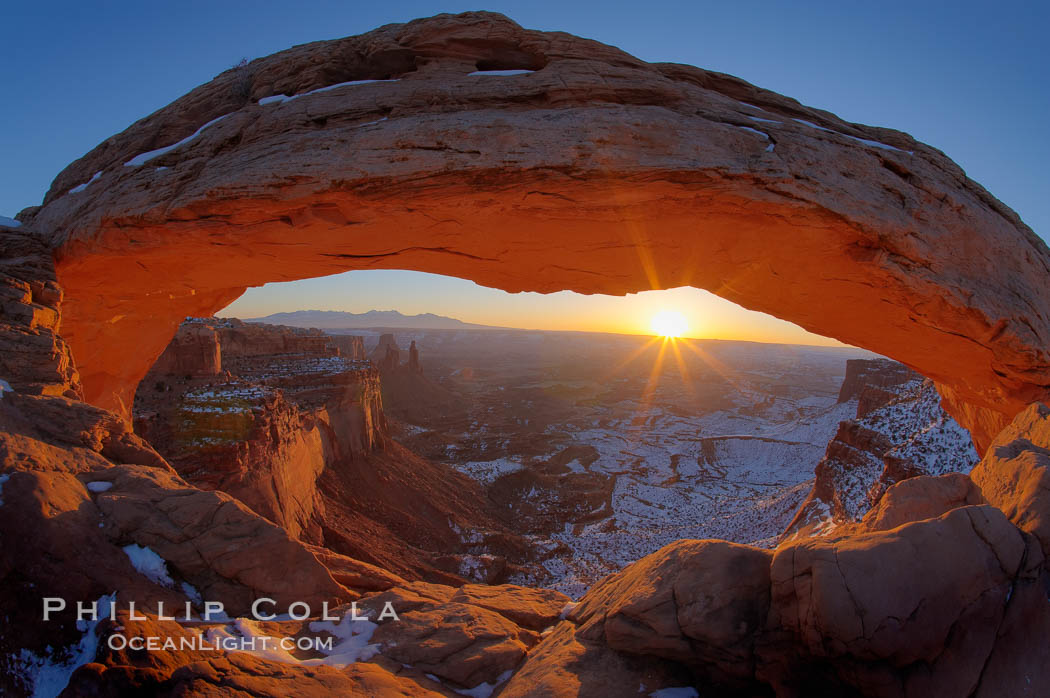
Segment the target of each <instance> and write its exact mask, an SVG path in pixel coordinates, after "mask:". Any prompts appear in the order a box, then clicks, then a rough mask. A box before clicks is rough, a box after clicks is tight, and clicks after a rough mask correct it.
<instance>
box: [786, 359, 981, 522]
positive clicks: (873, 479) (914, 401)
mask: <svg viewBox="0 0 1050 698" xmlns="http://www.w3.org/2000/svg"><path fill="white" fill-rule="evenodd" d="M857 366H858V365H857V364H854V373H853V375H852V376H851V375H849V374H847V377H846V380H845V381H844V383H843V389H842V393H841V395H851V396H853V398H854V399H857V418H856V419H852V420H848V421H845V422H842V423H841V424H839V429H838V431H837V432H836V434H835V437H834V438H833V439H832V440H831V442H829V443H828V447H827V451H826V453H825V454H824V458H822V459H821V461H820V463H818V464H817V467H816V472H815V475H816V478H815V480H814V484H813V489H812V490H811V491H810V494H809V496H808V497H807V498H806V500H805V501H804V502H803V503H802V506H801V507H799V510H798V512H797V513H796V514H795V517H794V518H793V519H792V521H791V523H790V524H788V526H787V529H786V530H785V532H784V536H783V537H785V538H786V537H797V536H804V535H810V534H819V535H828V534H830V533H832V532H835V531H836V529H837V527H839V526H842V525H848V524H851V523H854V522H857V521H859V520H860V519H861V518H862V517H863V516H864V515H865V513H866V512H867V511H868V510H869V509H870V508H871V507H872V506H873V505H875V504H877V503H878V502H879V500H880V499H881V498H882V496H883V494H884V493H885V492H886V489H887V488H888V487H891V486H892V485H894V484H895V483H897V482H901V481H903V480H906V479H908V478H912V477H916V476H921V475H941V474H944V473H949V472H961V473H968V472H969V471H970V470H971V468H972V467H973V465H974V464H975V461H976V458H975V456H974V453H973V451H972V449H971V448H970V438H969V435H968V434H967V433H966V432H965V431H963V430H962V429H961V428H960V427H959V425H958V424H956V423H955V421H954V420H952V418H951V417H949V416H948V415H946V414H945V412H944V410H943V409H942V408H941V404H940V403H941V400H940V396H939V395H938V393H937V391H936V389H935V388H934V386H933V384H932V382H931V381H928V380H927V381H922V380H921V379H920V378H919V377H918V376H916V375H915V374H913V373H911V372H909V371H907V370H904V369H903V367H899V366H898V367H896V368H895V367H894V366H893V365H892V362H885V361H881V362H865V363H863V364H860V365H859V366H860V368H874V369H877V370H874V371H869V372H868V373H867V374H863V373H862V372H860V371H858V370H857ZM902 378H903V379H905V380H906V382H904V383H900V384H896V385H895V384H894V381H896V380H899V379H902ZM866 380H871V381H873V384H872V385H868V384H866V383H864V381H866ZM936 499H937V500H938V501H940V498H939V497H938V498H936ZM971 503H978V502H971ZM934 508H936V506H935V507H934ZM943 511H944V510H943V509H942V510H941V511H940V512H938V514H940V513H943ZM902 523H903V521H902Z"/></svg>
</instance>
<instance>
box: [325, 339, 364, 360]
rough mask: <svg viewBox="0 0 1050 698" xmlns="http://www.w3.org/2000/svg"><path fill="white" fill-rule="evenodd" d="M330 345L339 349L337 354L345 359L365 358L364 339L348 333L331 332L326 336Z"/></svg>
mask: <svg viewBox="0 0 1050 698" xmlns="http://www.w3.org/2000/svg"><path fill="white" fill-rule="evenodd" d="M328 341H329V342H331V343H332V346H334V347H336V348H337V349H339V355H340V356H343V357H345V358H347V359H367V358H368V356H367V355H366V354H365V340H364V338H363V337H357V336H354V335H348V334H333V335H329V336H328Z"/></svg>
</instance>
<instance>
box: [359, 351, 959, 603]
mask: <svg viewBox="0 0 1050 698" xmlns="http://www.w3.org/2000/svg"><path fill="white" fill-rule="evenodd" d="M399 336H400V337H401V341H402V343H407V342H408V341H411V340H414V341H415V342H416V344H418V345H419V346H420V347H421V348H422V351H423V356H424V359H425V360H426V361H428V362H429V363H428V364H427V365H428V368H427V375H433V376H435V379H434V382H435V383H437V384H438V385H439V386H440V387H441V388H444V390H445V391H446V392H447V397H446V403H445V404H446V405H448V406H454V407H455V409H450V407H447V406H446V407H444V408H441V409H433V410H429V411H427V410H420V409H419V406H418V402H417V400H416V399H415V397H414V396H413V395H412V394H411V393H403V394H402V393H396V394H390V395H388V396H387V397H388V399H387V402H386V404H387V409H388V411H391V412H392V413H393V414H399V415H401V416H402V418H403V420H404V421H405V422H406V426H404V427H402V431H401V434H400V436H399V438H401V440H402V441H403V442H404V443H405V444H406V445H408V446H409V447H411V448H413V449H415V450H419V451H420V452H421V453H425V454H427V455H428V457H430V458H431V459H432V460H434V461H436V462H444V463H448V464H450V465H452V466H453V467H454V468H456V469H457V470H459V471H461V472H463V473H465V474H467V475H469V476H470V477H471V478H473V479H474V480H476V481H477V482H478V483H479V484H480V485H482V486H483V487H485V488H486V491H487V493H488V496H489V497H490V498H491V499H492V500H493V501H494V502H495V503H496V504H497V505H499V506H500V507H501V510H502V514H503V518H504V520H506V521H508V522H513V525H514V526H515V527H516V530H518V531H520V532H522V533H525V534H528V536H529V540H530V542H531V543H532V544H533V545H535V546H536V547H537V548H538V550H539V555H540V556H541V557H542V558H543V569H542V570H540V576H539V577H522V576H519V577H514V578H512V579H513V581H515V582H518V583H524V584H534V585H535V584H539V585H544V586H549V587H551V588H554V589H558V590H560V591H563V592H565V593H567V594H569V595H570V596H574V597H578V596H579V595H580V594H582V593H584V592H585V591H586V590H587V589H588V588H590V586H591V585H592V584H594V583H595V582H596V581H598V580H599V579H601V578H602V577H604V576H605V575H607V574H609V573H610V572H616V571H618V570H620V569H622V568H623V567H625V566H626V565H628V564H629V563H631V562H633V561H635V560H637V559H639V558H641V557H643V556H645V555H647V554H649V553H652V552H654V551H656V550H657V549H659V548H661V547H663V546H664V545H666V544H668V543H671V542H673V541H676V540H680V539H683V538H690V539H703V538H720V539H725V540H729V541H733V542H738V543H748V544H752V545H758V546H760V547H774V546H775V545H776V543H777V542H778V540H779V538H780V536H781V535H782V534H783V533H784V532H785V530H786V529H787V528H788V526H789V524H790V523H791V522H792V521H793V519H796V518H798V517H799V516H803V515H802V513H801V512H799V508H800V506H801V505H802V504H803V502H804V501H808V502H809V504H808V506H809V509H807V511H806V513H805V515H804V518H806V519H807V520H809V519H812V521H811V523H812V524H813V525H814V526H816V525H819V524H820V523H821V522H824V521H825V519H827V520H829V521H830V520H831V519H832V518H834V520H837V521H845V520H847V519H848V520H850V521H853V520H859V518H860V517H861V516H862V515H863V514H864V513H865V512H866V511H867V510H868V508H869V507H870V503H868V500H867V498H866V495H867V490H868V489H869V488H870V487H871V486H872V485H874V483H875V481H876V480H879V478H880V476H881V475H882V471H883V468H884V463H883V460H882V454H883V452H886V451H890V449H891V447H892V446H895V445H896V446H897V447H896V449H895V450H894V454H898V453H899V457H898V461H897V462H898V463H901V464H903V463H914V465H913V467H912V469H911V470H909V471H908V472H909V474H910V475H917V474H941V473H944V472H953V471H961V472H969V469H970V468H971V467H972V466H973V464H974V462H975V458H974V457H973V455H972V453H973V449H972V445H971V443H970V440H969V435H968V434H966V433H965V431H964V430H962V429H961V428H959V427H958V426H957V425H955V423H954V421H953V420H952V419H951V418H950V417H948V416H947V415H945V414H944V412H943V411H942V410H941V409H940V406H939V404H938V401H939V400H938V397H937V394H936V391H935V390H934V389H933V388H932V386H930V385H928V384H926V389H925V392H922V395H921V399H920V397H919V395H918V393H919V392H921V391H920V388H921V387H922V385H923V384H922V381H921V380H918V379H917V377H916V376H915V374H913V373H911V372H910V371H907V369H904V367H902V366H900V364H896V363H894V362H889V361H882V362H881V363H880V362H870V361H858V362H853V361H851V362H850V365H851V369H852V370H850V371H849V372H847V370H846V369H847V361H850V359H851V357H856V356H858V355H859V354H860V353H859V352H856V351H852V350H847V349H837V350H836V349H822V348H805V347H762V346H761V345H752V344H747V343H732V342H726V343H719V342H695V341H688V340H682V341H679V342H677V343H676V344H667V345H662V344H661V343H659V342H653V341H652V340H650V339H645V338H628V337H614V336H603V335H583V336H580V335H576V334H559V333H525V332H520V333H499V332H493V331H485V332H470V331H455V332H451V331H445V332H442V331H430V332H422V331H420V332H416V333H405V332H402V333H400V335H399ZM372 341H374V340H373V339H369V340H367V342H368V343H371V342H372ZM879 391H881V392H879ZM876 393H878V394H877V395H876ZM876 397H878V398H881V399H882V401H883V402H891V401H892V402H893V403H894V405H895V407H894V408H893V410H889V409H886V410H882V411H873V412H872V413H871V414H867V415H866V420H867V421H866V422H865V423H872V424H879V425H881V427H880V428H881V429H882V431H883V432H885V434H887V435H888V436H886V438H887V439H888V441H887V443H886V444H885V445H884V448H883V449H882V451H879V452H877V453H872V454H869V459H870V460H871V461H872V462H873V463H876V464H877V467H875V469H874V470H871V467H874V466H871V467H869V465H870V464H869V463H868V462H867V461H865V462H864V463H861V464H858V465H857V466H856V467H852V464H851V465H850V466H847V468H846V470H847V471H848V473H849V474H848V475H844V476H842V477H840V478H839V480H838V481H836V482H834V483H830V484H827V485H825V484H823V483H824V481H825V480H827V479H828V476H827V475H824V474H823V470H826V469H827V468H829V467H830V466H829V465H828V464H827V462H826V461H825V462H822V457H823V456H824V455H825V451H826V450H827V449H828V448H829V443H830V442H832V440H833V437H834V436H835V435H836V433H837V432H838V431H839V430H840V423H842V422H848V421H849V420H852V419H853V418H855V417H856V416H857V412H858V409H859V408H863V409H867V410H872V408H873V403H872V401H873V400H875V399H876ZM402 398H403V399H402ZM457 398H458V399H457ZM403 406H404V407H407V408H408V410H409V411H408V412H402V411H401V410H402V408H403ZM935 422H936V423H938V424H940V425H941V426H940V427H935V425H934V423H935ZM908 449H910V451H909V450H908ZM875 450H876V448H875V447H873V448H872V451H875ZM922 450H925V451H927V452H931V453H932V452H935V453H938V454H940V456H939V457H938V458H933V459H932V460H930V459H926V460H924V459H923V458H920V457H919V455H917V453H918V452H919V451H922ZM905 451H908V452H907V453H905ZM894 454H890V457H894ZM927 460H930V462H927ZM818 464H821V468H822V469H817V470H816V472H817V473H818V475H820V477H819V479H820V482H821V483H822V484H821V485H820V486H819V487H818V489H819V491H820V492H822V493H823V492H825V491H826V492H827V494H826V495H824V496H827V497H830V498H834V497H838V500H837V501H839V502H840V505H839V506H840V507H849V509H848V511H847V512H846V513H842V512H838V511H837V510H836V514H835V515H834V517H833V516H832V513H831V512H832V510H831V509H830V508H829V507H826V506H825V507H824V508H821V507H822V506H824V500H823V499H820V498H817V499H813V498H812V497H811V496H810V495H811V491H812V490H813V488H814V473H815V469H816V467H817V465H818ZM903 467H904V466H903V465H898V467H897V469H898V470H900V469H902V468H903ZM888 477H889V476H888ZM899 477H900V476H898V479H899ZM864 478H868V479H869V480H870V482H867V485H866V486H865V487H863V489H862V491H860V489H859V488H860V485H858V484H857V483H858V482H860V481H861V480H864ZM893 481H896V480H893ZM885 486H886V483H885V482H884V483H883V484H882V489H883V490H884V489H885ZM858 491H860V495H859V496H858V495H857V492H858ZM880 494H881V491H880ZM858 497H859V500H863V505H862V502H861V501H858ZM876 499H877V498H876ZM822 514H823V515H822ZM464 537H465V539H466V540H470V539H471V533H470V532H469V531H465V532H464Z"/></svg>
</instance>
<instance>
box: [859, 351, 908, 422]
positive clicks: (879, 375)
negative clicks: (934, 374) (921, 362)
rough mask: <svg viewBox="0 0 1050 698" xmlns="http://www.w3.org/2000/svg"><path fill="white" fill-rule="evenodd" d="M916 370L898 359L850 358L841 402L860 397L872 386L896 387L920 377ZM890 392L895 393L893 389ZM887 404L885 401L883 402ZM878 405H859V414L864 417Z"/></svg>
mask: <svg viewBox="0 0 1050 698" xmlns="http://www.w3.org/2000/svg"><path fill="white" fill-rule="evenodd" d="M920 378H921V376H919V375H918V374H917V373H915V371H912V370H911V369H909V368H908V367H907V366H904V365H903V364H899V363H897V362H896V361H887V360H885V359H850V360H848V361H847V362H846V375H845V377H844V378H843V379H842V387H841V388H840V389H839V402H847V401H849V400H852V399H854V398H857V399H860V398H861V396H862V394H863V393H864V392H865V391H866V390H870V389H872V388H894V387H896V386H899V385H903V384H905V383H907V382H908V381H913V380H917V379H920ZM890 394H893V393H892V391H891V392H890ZM883 404H885V403H883ZM876 406H881V405H875V406H866V407H861V406H860V405H858V407H857V416H858V417H863V416H864V415H866V414H867V413H868V412H870V411H871V410H872V409H874V408H875V407H876Z"/></svg>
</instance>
